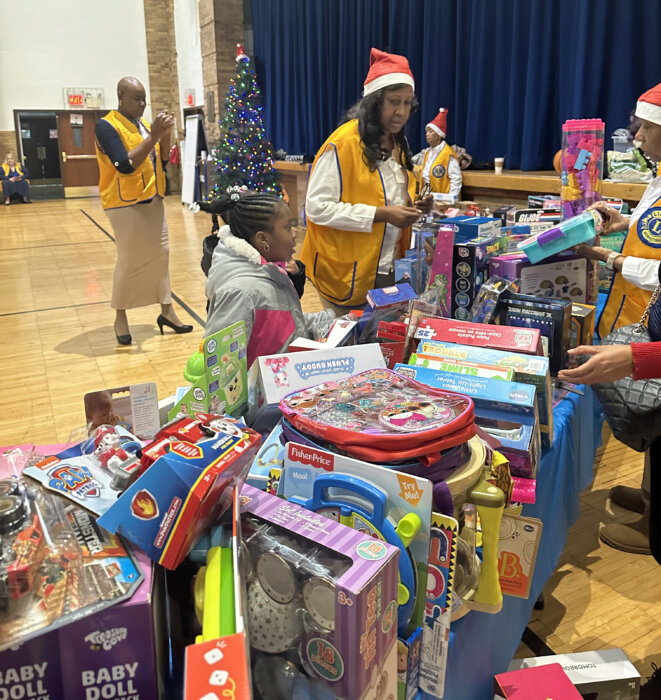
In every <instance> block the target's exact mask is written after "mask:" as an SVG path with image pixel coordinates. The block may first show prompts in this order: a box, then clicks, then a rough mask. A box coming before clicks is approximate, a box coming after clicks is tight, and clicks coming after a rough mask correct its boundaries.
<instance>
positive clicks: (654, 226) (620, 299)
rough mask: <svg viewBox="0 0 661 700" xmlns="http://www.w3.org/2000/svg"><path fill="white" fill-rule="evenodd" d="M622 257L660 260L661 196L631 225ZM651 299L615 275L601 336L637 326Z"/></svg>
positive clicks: (619, 275) (599, 330)
mask: <svg viewBox="0 0 661 700" xmlns="http://www.w3.org/2000/svg"><path fill="white" fill-rule="evenodd" d="M622 255H625V256H626V255H631V256H633V257H635V258H649V259H651V260H661V197H660V198H659V199H657V200H656V202H654V204H652V206H651V207H650V208H649V209H648V210H647V211H644V212H643V213H642V215H641V217H640V218H639V219H638V221H636V223H635V224H631V226H630V227H629V231H628V232H627V235H626V238H625V239H624V245H623V246H622ZM651 296H652V292H647V291H645V290H644V289H640V287H636V285H635V284H631V282H627V281H626V280H625V279H624V277H622V275H621V274H616V275H615V279H614V280H613V284H612V285H611V288H610V291H609V293H608V299H607V301H606V304H605V306H604V310H603V311H602V312H601V316H600V317H599V325H598V332H599V337H600V338H605V337H606V336H607V335H608V334H609V333H610V332H611V331H613V330H615V329H616V328H620V327H621V326H628V325H630V324H632V323H638V321H640V318H641V316H642V315H643V311H645V307H646V306H647V304H648V303H649V300H650V298H651Z"/></svg>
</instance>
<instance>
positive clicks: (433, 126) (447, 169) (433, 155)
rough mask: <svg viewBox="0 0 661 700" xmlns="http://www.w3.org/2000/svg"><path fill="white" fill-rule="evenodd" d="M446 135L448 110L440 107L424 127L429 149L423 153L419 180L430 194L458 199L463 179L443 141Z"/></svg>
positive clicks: (448, 147) (453, 156)
mask: <svg viewBox="0 0 661 700" xmlns="http://www.w3.org/2000/svg"><path fill="white" fill-rule="evenodd" d="M447 133H448V110H447V109H446V108H445V107H441V108H440V109H439V110H438V114H437V115H436V116H435V117H434V118H433V119H432V120H431V121H430V122H429V124H427V126H426V127H425V137H426V139H427V143H428V144H429V148H428V149H426V150H425V152H424V157H423V160H422V171H421V177H420V179H421V182H422V184H423V185H424V184H427V185H429V187H430V188H431V191H432V192H442V193H444V194H451V195H452V196H453V197H456V198H457V199H459V198H460V194H461V185H462V184H463V177H462V175H461V168H460V167H459V161H458V160H457V156H456V155H455V152H454V151H453V150H452V147H451V146H450V145H449V144H448V143H447V141H446V140H445V137H446V135H447Z"/></svg>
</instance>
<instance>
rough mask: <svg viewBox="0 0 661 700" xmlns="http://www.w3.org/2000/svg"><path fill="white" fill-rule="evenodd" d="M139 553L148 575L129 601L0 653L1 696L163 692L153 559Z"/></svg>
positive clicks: (68, 697) (138, 696) (138, 697)
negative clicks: (156, 636) (154, 610)
mask: <svg viewBox="0 0 661 700" xmlns="http://www.w3.org/2000/svg"><path fill="white" fill-rule="evenodd" d="M93 531H94V532H98V534H99V535H100V534H101V533H100V532H99V531H97V530H95V529H92V530H88V531H87V533H88V537H89V538H90V539H89V540H88V541H89V542H91V538H92V532H93ZM95 537H96V535H95ZM136 558H137V560H138V562H139V564H140V567H141V569H142V571H143V575H144V578H143V581H142V583H141V584H140V587H139V588H138V590H137V591H136V592H135V593H134V595H133V597H132V598H131V599H130V600H128V601H126V602H124V603H119V604H118V605H114V606H112V607H110V608H106V609H105V610H103V611H101V612H99V613H96V614H94V615H90V616H88V617H84V618H82V619H81V620H78V621H77V622H72V623H71V624H69V625H67V626H65V627H62V628H61V629H59V630H56V631H54V632H50V633H48V634H45V635H42V636H40V637H37V638H36V639H32V640H30V641H28V642H26V643H25V644H23V645H22V646H20V647H18V648H16V649H11V650H8V651H3V652H1V653H0V697H1V698H8V699H9V698H35V699H36V698H48V700H100V699H101V698H126V699H128V698H135V700H153V698H157V697H159V690H158V682H157V673H156V657H155V639H154V620H153V614H152V604H151V562H150V561H149V559H148V558H147V557H146V556H144V555H143V554H141V553H139V552H136Z"/></svg>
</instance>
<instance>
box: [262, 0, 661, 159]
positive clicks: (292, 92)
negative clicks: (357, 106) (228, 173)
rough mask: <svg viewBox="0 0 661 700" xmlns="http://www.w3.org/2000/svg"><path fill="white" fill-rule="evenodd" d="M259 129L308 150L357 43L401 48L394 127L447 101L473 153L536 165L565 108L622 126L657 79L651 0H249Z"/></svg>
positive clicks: (354, 93) (346, 100)
mask: <svg viewBox="0 0 661 700" xmlns="http://www.w3.org/2000/svg"><path fill="white" fill-rule="evenodd" d="M252 5H253V21H254V43H255V53H256V56H257V59H258V60H257V69H258V78H259V80H260V84H261V85H262V86H263V89H264V92H265V95H266V100H265V112H266V117H267V124H268V127H269V130H270V131H269V133H270V137H271V139H272V141H273V143H274V145H275V147H276V148H284V149H285V150H287V151H288V152H290V153H303V152H307V153H315V152H316V150H317V149H318V148H319V146H320V145H321V143H322V142H323V141H324V139H325V138H326V137H327V136H328V134H329V133H330V132H331V131H332V130H333V128H334V127H335V126H336V125H337V121H338V119H339V117H340V116H341V114H342V113H343V112H344V110H345V109H346V108H347V107H349V106H350V105H351V104H352V103H353V102H354V101H355V100H356V99H357V98H358V97H359V96H360V93H361V89H362V81H363V80H364V76H365V73H366V71H367V67H368V59H369V49H370V47H371V46H377V47H378V48H381V49H384V50H389V51H393V52H394V53H400V54H404V55H406V56H407V57H408V58H409V61H410V63H411V68H412V70H413V73H414V75H415V79H416V92H417V94H418V97H419V98H420V111H419V112H418V113H417V114H414V115H413V116H412V118H411V120H410V122H409V125H408V127H407V135H408V137H409V141H410V143H411V147H412V148H413V150H414V151H417V150H419V149H420V148H421V147H423V146H424V145H425V142H424V125H425V124H426V123H427V122H428V121H430V120H431V119H432V118H433V117H434V116H435V114H436V111H437V109H438V107H440V106H443V107H447V108H448V109H449V110H450V115H449V121H448V131H449V133H448V140H449V141H450V143H456V144H459V145H461V146H464V147H465V148H466V149H467V150H468V152H469V153H470V154H471V155H472V156H473V159H474V161H492V160H493V158H494V157H497V156H505V157H506V161H505V166H506V167H507V168H521V169H523V170H538V169H540V170H541V169H543V170H547V169H550V168H551V167H552V159H553V155H554V153H555V152H556V151H557V150H558V149H559V148H560V145H561V127H562V123H563V122H564V121H565V120H566V119H580V118H591V117H601V118H602V119H604V120H605V122H606V147H607V148H609V147H610V145H611V142H610V134H611V133H612V132H613V131H614V130H615V129H616V128H618V127H623V126H624V127H626V126H627V125H628V122H629V112H630V110H631V109H632V108H633V107H634V106H635V102H636V98H637V97H638V96H639V95H640V94H641V93H642V92H644V91H645V90H646V89H648V88H649V87H652V86H653V85H655V84H657V83H658V82H660V81H661V68H660V66H661V42H660V41H659V40H658V32H659V27H661V2H659V1H658V0H382V1H380V2H379V1H377V0H252Z"/></svg>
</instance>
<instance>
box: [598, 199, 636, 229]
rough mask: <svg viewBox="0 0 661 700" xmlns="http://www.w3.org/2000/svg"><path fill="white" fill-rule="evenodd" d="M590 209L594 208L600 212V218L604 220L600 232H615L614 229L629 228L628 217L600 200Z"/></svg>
mask: <svg viewBox="0 0 661 700" xmlns="http://www.w3.org/2000/svg"><path fill="white" fill-rule="evenodd" d="M589 208H590V209H594V210H595V211H598V212H599V213H600V214H601V218H602V219H603V220H604V229H603V232H602V233H606V234H608V233H615V232H616V231H626V230H627V229H628V228H629V219H627V217H626V216H622V214H620V212H619V211H616V210H615V209H613V208H611V207H609V206H607V205H605V204H603V203H602V202H596V203H595V204H593V205H592V206H591V207H589Z"/></svg>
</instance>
